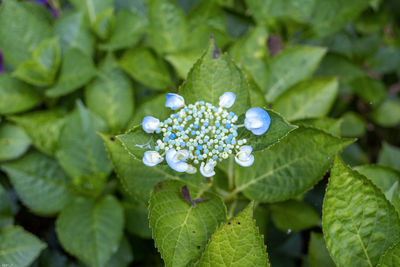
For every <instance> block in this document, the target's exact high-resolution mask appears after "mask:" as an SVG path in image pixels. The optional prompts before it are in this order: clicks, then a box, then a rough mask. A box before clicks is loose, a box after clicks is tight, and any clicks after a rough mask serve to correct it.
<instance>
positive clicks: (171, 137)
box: [142, 92, 271, 177]
mask: <svg viewBox="0 0 400 267" xmlns="http://www.w3.org/2000/svg"><path fill="white" fill-rule="evenodd" d="M235 99H236V95H235V94H234V93H232V92H226V93H224V94H223V95H222V96H221V97H220V98H219V105H218V106H217V107H216V106H214V105H212V104H210V103H206V102H204V101H197V102H196V103H193V104H189V105H185V100H184V98H183V97H182V96H180V95H178V94H167V96H166V103H165V107H167V108H170V109H171V110H174V111H176V113H174V114H172V115H170V116H169V118H167V119H166V120H164V121H159V120H158V119H156V118H154V117H151V116H147V117H145V118H144V119H143V122H142V127H143V130H144V131H145V132H147V133H152V134H154V135H155V138H156V142H155V147H154V148H152V150H151V151H146V153H147V154H146V153H145V155H144V158H143V163H144V164H146V165H147V166H150V167H153V166H155V165H157V164H159V163H160V162H162V161H163V157H164V156H165V159H166V162H167V164H168V165H169V166H170V167H171V168H172V169H173V170H175V171H177V172H186V173H195V172H197V168H199V170H200V173H201V174H202V175H203V176H204V177H212V176H214V175H215V171H214V168H215V166H216V165H217V163H218V162H220V161H222V160H224V159H227V158H228V157H229V156H230V155H232V154H235V160H236V162H237V163H238V164H239V165H241V166H243V167H249V166H251V165H252V164H253V162H254V156H253V155H252V154H251V153H252V148H251V146H249V145H246V143H247V140H246V139H240V138H239V137H238V128H239V127H246V129H248V130H250V131H252V133H253V134H255V135H261V134H264V133H265V132H266V131H267V130H268V127H269V125H270V123H271V119H270V117H269V115H268V113H267V112H266V111H265V110H263V109H261V108H252V109H249V110H248V111H247V112H246V119H245V124H244V125H236V124H235V123H236V122H237V121H238V116H237V115H236V114H235V113H233V112H232V111H229V110H228V109H229V108H230V107H232V106H233V104H234V102H235ZM248 115H249V116H248Z"/></svg>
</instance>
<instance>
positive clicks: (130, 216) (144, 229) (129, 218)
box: [122, 197, 151, 239]
mask: <svg viewBox="0 0 400 267" xmlns="http://www.w3.org/2000/svg"><path fill="white" fill-rule="evenodd" d="M122 205H123V207H124V210H125V221H126V230H127V231H128V232H130V233H132V234H134V235H137V236H139V237H141V238H144V239H151V229H150V226H149V219H148V218H149V213H148V211H147V207H146V205H145V204H144V203H143V202H141V201H138V200H135V199H134V198H133V197H130V198H127V199H126V200H124V201H123V202H122Z"/></svg>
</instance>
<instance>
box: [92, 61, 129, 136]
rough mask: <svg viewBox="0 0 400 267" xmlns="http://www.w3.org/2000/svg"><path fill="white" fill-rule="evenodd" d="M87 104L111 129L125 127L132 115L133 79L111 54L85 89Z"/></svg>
mask: <svg viewBox="0 0 400 267" xmlns="http://www.w3.org/2000/svg"><path fill="white" fill-rule="evenodd" d="M85 100H86V103H87V106H88V108H89V109H90V110H92V111H93V112H94V113H96V114H97V115H99V116H100V117H101V118H102V119H103V120H104V121H105V122H107V125H108V128H109V129H110V130H111V131H120V130H122V129H124V127H125V125H126V124H127V123H128V121H129V119H130V118H131V116H132V113H133V108H134V95H133V88H132V84H131V81H130V80H129V78H128V77H127V75H125V73H124V72H123V71H122V70H121V69H120V68H119V67H118V65H117V64H116V62H115V59H114V56H113V55H112V54H109V55H108V56H107V58H106V59H105V60H104V61H103V62H102V64H101V65H100V69H99V71H98V74H97V78H96V79H94V80H93V81H92V82H91V83H90V84H89V85H88V86H87V87H86V89H85Z"/></svg>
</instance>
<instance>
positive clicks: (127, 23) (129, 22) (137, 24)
mask: <svg viewBox="0 0 400 267" xmlns="http://www.w3.org/2000/svg"><path fill="white" fill-rule="evenodd" d="M147 23H148V22H147V18H146V17H145V16H144V15H143V14H141V13H140V12H135V11H134V10H129V9H122V10H121V11H119V12H118V13H117V15H116V17H115V26H114V30H113V32H112V33H111V36H110V38H109V40H108V41H107V42H106V43H104V44H100V46H99V47H100V49H102V50H111V51H113V50H118V49H123V48H129V47H133V46H134V45H136V44H137V43H138V42H139V41H140V39H142V37H143V35H144V34H145V31H146V27H147Z"/></svg>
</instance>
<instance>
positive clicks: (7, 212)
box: [0, 184, 14, 229]
mask: <svg viewBox="0 0 400 267" xmlns="http://www.w3.org/2000/svg"><path fill="white" fill-rule="evenodd" d="M13 223H14V216H13V212H12V209H11V202H10V199H9V198H8V195H7V191H6V190H5V189H4V188H3V186H2V185H1V184H0V229H1V228H3V227H5V226H8V225H12V224H13Z"/></svg>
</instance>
